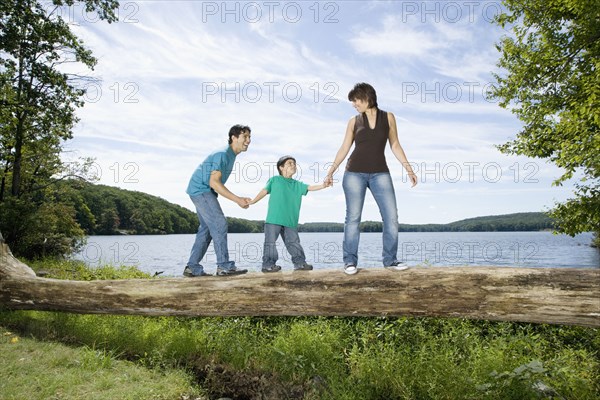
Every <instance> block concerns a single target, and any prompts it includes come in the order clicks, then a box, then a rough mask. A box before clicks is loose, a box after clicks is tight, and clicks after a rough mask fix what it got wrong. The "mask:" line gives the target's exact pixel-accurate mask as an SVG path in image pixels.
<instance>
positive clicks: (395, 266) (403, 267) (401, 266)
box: [384, 261, 408, 271]
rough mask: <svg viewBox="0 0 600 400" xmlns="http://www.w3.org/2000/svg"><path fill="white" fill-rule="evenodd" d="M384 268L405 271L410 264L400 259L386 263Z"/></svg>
mask: <svg viewBox="0 0 600 400" xmlns="http://www.w3.org/2000/svg"><path fill="white" fill-rule="evenodd" d="M384 268H385V269H389V270H391V271H404V270H406V269H408V266H406V265H404V264H402V263H401V262H400V261H394V262H393V263H391V264H390V265H385V266H384Z"/></svg>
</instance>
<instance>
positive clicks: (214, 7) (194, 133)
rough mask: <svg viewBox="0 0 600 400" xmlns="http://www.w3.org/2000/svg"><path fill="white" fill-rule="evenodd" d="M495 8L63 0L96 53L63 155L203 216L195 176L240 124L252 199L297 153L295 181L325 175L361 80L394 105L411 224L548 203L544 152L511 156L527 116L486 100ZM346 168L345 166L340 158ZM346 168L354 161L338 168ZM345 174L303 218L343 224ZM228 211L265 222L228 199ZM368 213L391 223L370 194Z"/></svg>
mask: <svg viewBox="0 0 600 400" xmlns="http://www.w3.org/2000/svg"><path fill="white" fill-rule="evenodd" d="M500 10H501V4H500V3H499V2H494V1H485V2H478V1H464V2H461V1H459V2H422V1H417V2H413V1H374V2H369V1H340V2H331V1H329V2H327V1H325V2H316V1H296V2H281V1H265V2H260V1H258V2H234V1H231V2H222V1H218V2H200V1H122V2H121V6H120V9H119V21H118V22H116V23H113V24H107V23H105V22H101V21H97V20H96V18H95V17H94V16H93V15H92V14H89V15H88V14H86V13H85V11H84V10H83V9H82V7H81V6H80V5H76V6H73V7H71V8H69V9H65V10H64V11H63V14H64V15H65V18H68V19H69V20H70V21H71V22H73V29H74V31H75V32H76V34H77V35H78V36H79V37H80V38H82V39H83V41H84V43H85V44H86V46H87V47H88V48H90V49H91V50H92V51H93V53H94V55H95V56H96V57H97V58H98V64H97V66H96V68H95V69H94V71H91V72H90V71H83V70H77V71H74V72H78V73H85V74H88V75H92V76H94V77H96V78H98V79H99V82H98V83H94V84H92V85H90V86H89V88H88V89H89V91H88V94H87V95H86V105H85V107H83V108H82V109H80V110H78V115H79V117H80V119H81V121H80V123H79V124H78V125H77V127H76V129H75V139H73V140H71V141H69V142H68V143H67V144H66V146H65V148H66V150H67V151H68V153H66V157H67V158H71V159H73V158H76V157H88V156H90V157H94V158H95V159H96V164H95V165H96V167H97V170H98V172H99V173H100V175H101V179H100V183H103V184H107V185H112V186H118V187H121V188H124V189H129V190H137V191H142V192H146V193H150V194H153V195H156V196H159V197H162V198H164V199H166V200H168V201H170V202H173V203H177V204H180V205H182V206H184V207H187V208H189V209H192V203H191V201H190V200H189V198H188V197H187V195H186V194H185V188H186V186H187V183H188V180H189V177H190V175H191V174H192V172H193V170H194V169H195V168H196V166H197V165H198V164H199V163H200V162H201V161H202V160H203V159H204V158H205V157H206V156H207V155H208V154H209V153H211V152H212V151H214V150H216V149H218V148H224V147H225V146H226V143H227V142H226V141H227V132H228V130H229V128H230V127H231V126H232V125H234V124H236V123H242V124H247V125H249V126H250V127H251V128H252V143H251V145H250V148H249V150H248V152H245V153H242V154H240V155H239V156H238V163H237V166H236V169H235V170H234V172H233V174H232V175H231V177H230V180H229V181H228V183H227V186H228V187H229V188H230V190H231V191H233V192H234V193H236V194H238V195H240V196H247V197H254V196H255V195H256V194H257V193H258V192H259V191H260V189H261V188H262V187H263V186H264V184H265V183H266V182H267V180H268V179H269V177H270V176H272V174H273V173H275V170H274V164H275V162H276V160H277V159H278V158H279V157H280V156H282V155H286V154H291V155H293V156H294V157H295V158H296V160H297V162H298V166H299V172H298V174H297V175H296V178H297V179H300V180H302V181H304V182H306V183H308V184H312V183H316V182H320V181H322V180H323V178H324V176H325V172H326V170H327V167H328V163H330V162H332V161H333V158H334V157H335V154H336V152H337V150H338V148H339V146H340V145H341V142H342V139H343V136H344V132H345V128H346V125H347V122H348V120H349V119H350V118H351V117H352V116H353V115H354V109H353V108H352V106H351V104H350V103H349V102H348V100H347V93H348V91H349V90H350V89H351V88H352V86H353V85H354V84H355V83H357V82H369V83H370V84H372V85H373V86H374V87H375V89H376V90H377V95H378V102H379V106H380V108H381V109H383V110H386V111H390V112H393V113H394V115H395V116H396V120H397V122H398V132H399V138H400V143H401V144H402V146H403V148H404V150H405V152H406V154H407V156H408V159H409V161H410V162H411V163H413V165H414V169H415V171H416V173H417V175H418V177H419V181H420V182H419V184H418V185H417V186H416V187H414V188H411V187H410V184H409V183H408V180H407V177H406V174H405V173H404V171H403V169H402V167H401V166H400V164H399V163H398V161H397V160H396V159H395V158H394V156H393V154H392V153H391V151H390V150H389V149H388V150H387V151H386V157H387V161H388V165H389V166H390V170H391V173H392V176H393V178H394V184H395V190H396V196H397V201H398V207H399V216H400V217H399V219H400V222H401V223H411V224H424V223H448V222H452V221H456V220H460V219H464V218H470V217H476V216H482V215H496V214H506V213H513V212H524V211H543V210H546V209H548V208H549V207H552V206H553V204H554V203H555V202H556V201H564V200H565V199H567V198H568V197H569V196H570V192H571V184H570V183H569V184H566V185H564V186H562V187H553V186H551V183H552V181H553V180H554V179H556V178H557V177H558V176H560V174H561V171H560V170H559V169H558V168H556V167H554V166H553V165H551V164H548V163H547V162H545V161H544V160H539V159H528V158H525V157H516V156H507V155H503V154H501V153H500V152H499V151H498V150H497V149H496V148H495V147H494V146H495V145H498V144H502V143H504V142H506V141H507V140H509V139H511V138H513V137H514V136H515V135H516V133H517V132H518V131H519V129H520V126H521V125H520V122H519V121H518V120H517V119H516V117H515V116H514V115H512V114H511V113H510V112H509V111H507V110H504V109H502V108H500V107H499V106H498V104H497V103H496V102H494V101H492V100H490V99H487V98H486V96H485V89H486V88H487V87H489V85H490V84H491V83H492V82H493V81H494V80H493V76H492V72H493V71H498V69H497V67H496V65H495V64H496V61H497V59H498V57H499V53H498V52H497V50H496V48H495V46H494V45H495V43H497V42H498V41H499V40H500V38H501V37H502V36H503V35H507V34H510V32H507V31H504V30H502V29H501V28H499V27H497V26H495V25H493V24H492V23H491V19H492V18H493V16H494V15H496V14H497V13H498V12H499V11H500ZM344 165H345V163H344ZM342 168H343V167H342ZM336 178H337V179H339V180H340V183H337V184H334V186H333V187H332V188H328V189H325V190H322V191H318V192H311V193H309V194H308V195H307V196H306V197H305V198H304V200H303V206H302V210H301V214H300V222H315V221H332V222H343V220H344V214H345V206H344V194H343V191H342V187H341V172H340V173H338V174H337V175H336ZM221 203H222V207H223V209H224V212H225V214H226V215H228V216H232V217H238V218H246V219H252V220H261V219H264V218H265V216H266V207H267V199H265V200H263V201H261V202H260V203H258V204H256V205H254V206H252V207H250V209H248V210H243V209H241V208H239V207H238V206H237V205H236V204H234V203H232V202H230V201H227V200H225V199H223V200H222V202H221ZM363 220H380V217H379V212H378V209H377V207H376V205H375V203H374V201H373V199H372V197H371V196H370V195H368V196H367V201H366V203H365V208H364V212H363Z"/></svg>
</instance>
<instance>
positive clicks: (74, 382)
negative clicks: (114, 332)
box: [0, 328, 197, 400]
mask: <svg viewBox="0 0 600 400" xmlns="http://www.w3.org/2000/svg"><path fill="white" fill-rule="evenodd" d="M0 354H2V368H0V398H2V399H3V400H20V399H23V400H35V399H40V400H47V399H64V400H66V399H78V400H79V399H86V400H92V399H98V400H105V399H114V400H116V399H123V400H125V399H173V400H174V399H182V398H185V396H188V398H191V396H195V394H197V390H196V389H194V388H193V384H192V382H191V380H190V377H189V376H188V375H187V374H186V373H184V372H182V371H178V370H168V371H160V370H149V369H147V368H144V367H142V366H140V365H136V364H135V363H132V362H130V361H123V360H118V359H117V358H118V357H115V355H114V354H113V353H112V352H111V351H110V350H106V349H94V348H91V347H82V348H72V347H68V346H65V345H63V344H59V343H49V342H41V341H38V340H33V339H30V338H26V337H20V336H18V335H17V334H15V333H13V332H10V331H7V330H6V329H2V328H0Z"/></svg>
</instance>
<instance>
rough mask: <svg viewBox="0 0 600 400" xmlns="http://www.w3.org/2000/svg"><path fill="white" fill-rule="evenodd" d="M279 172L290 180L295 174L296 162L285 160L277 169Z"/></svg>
mask: <svg viewBox="0 0 600 400" xmlns="http://www.w3.org/2000/svg"><path fill="white" fill-rule="evenodd" d="M279 170H280V171H281V175H283V176H284V177H286V178H291V177H292V176H293V175H294V174H295V173H296V161H294V160H292V159H291V158H290V159H289V160H286V162H284V163H283V165H282V166H281V167H279Z"/></svg>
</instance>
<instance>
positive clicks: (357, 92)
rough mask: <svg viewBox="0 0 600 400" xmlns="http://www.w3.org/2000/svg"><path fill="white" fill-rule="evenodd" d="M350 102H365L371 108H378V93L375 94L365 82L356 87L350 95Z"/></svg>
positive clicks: (371, 87)
mask: <svg viewBox="0 0 600 400" xmlns="http://www.w3.org/2000/svg"><path fill="white" fill-rule="evenodd" d="M348 100H350V101H354V100H363V101H366V102H367V103H368V104H369V108H372V107H377V93H375V89H374V88H373V86H371V85H369V84H368V83H364V82H361V83H357V84H356V85H354V88H353V89H352V90H351V91H350V92H349V93H348Z"/></svg>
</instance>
